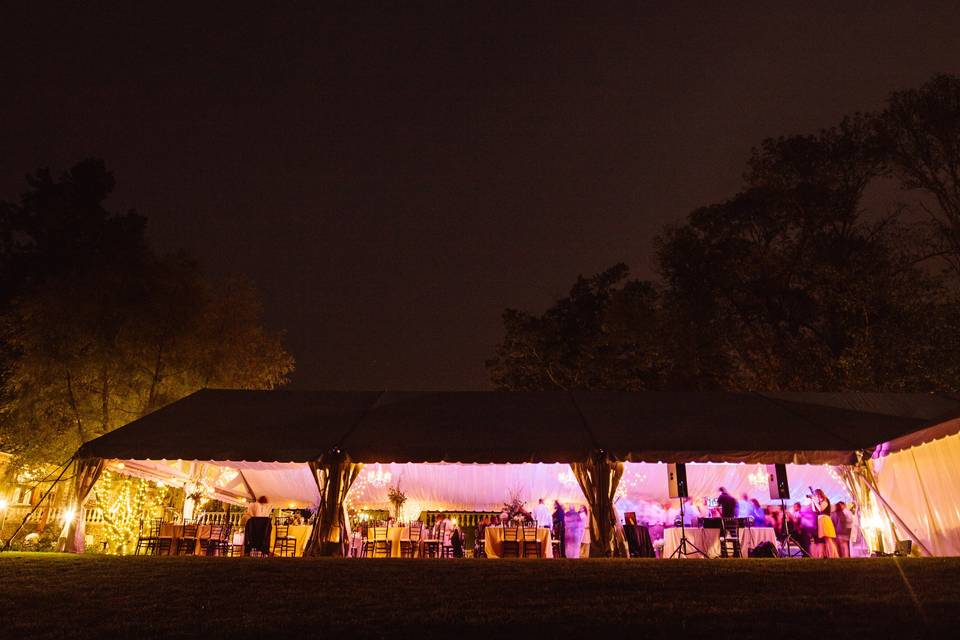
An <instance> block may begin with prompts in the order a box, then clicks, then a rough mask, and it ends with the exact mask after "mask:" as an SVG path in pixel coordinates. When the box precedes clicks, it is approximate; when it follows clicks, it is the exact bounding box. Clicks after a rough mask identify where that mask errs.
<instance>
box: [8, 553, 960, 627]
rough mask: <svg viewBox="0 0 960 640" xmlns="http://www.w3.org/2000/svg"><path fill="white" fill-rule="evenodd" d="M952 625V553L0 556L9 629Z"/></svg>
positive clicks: (957, 599)
mask: <svg viewBox="0 0 960 640" xmlns="http://www.w3.org/2000/svg"><path fill="white" fill-rule="evenodd" d="M901 572H902V573H901ZM911 590H912V592H913V593H912V594H911ZM958 625H960V559H897V560H894V559H869V560H833V561H827V560H706V561H704V560H686V561H662V560H580V561H576V560H542V561H523V560H520V561H516V560H514V561H509V560H426V561H421V560H336V559H301V558H296V559H279V558H278V559H254V558H176V557H173V558H171V557H160V558H152V557H139V558H131V557H127V558H118V557H97V556H82V557H77V556H67V555H56V554H3V555H0V637H3V638H19V637H35V638H110V637H138V638H152V637H205V638H227V637H229V638H247V637H276V636H290V635H300V634H303V635H304V637H310V638H326V637H332V635H333V633H335V632H347V633H349V634H350V636H351V637H354V638H356V637H364V638H365V637H392V638H398V637H403V638H405V637H412V636H415V635H416V636H420V637H439V636H443V637H445V638H464V637H469V638H474V637H480V636H483V637H489V638H500V637H506V636H510V635H516V634H517V633H523V634H526V635H527V637H543V636H545V635H548V634H562V635H563V636H564V637H568V638H579V637H595V636H597V634H598V633H608V632H609V633H616V634H617V635H618V636H619V637H645V638H662V637H673V638H689V637H707V636H713V637H719V636H720V635H721V634H722V635H723V636H724V637H736V638H760V637H763V638H773V637H782V635H780V634H781V633H782V632H786V633H788V634H789V635H790V637H806V636H808V635H809V636H811V637H813V636H816V637H822V636H823V634H831V635H834V634H835V635H836V637H862V636H865V635H870V636H873V637H874V638H878V637H879V638H888V637H898V638H914V637H937V636H942V637H953V636H954V635H955V632H956V630H957V628H958ZM731 634H732V635H731ZM774 634H776V635H774Z"/></svg>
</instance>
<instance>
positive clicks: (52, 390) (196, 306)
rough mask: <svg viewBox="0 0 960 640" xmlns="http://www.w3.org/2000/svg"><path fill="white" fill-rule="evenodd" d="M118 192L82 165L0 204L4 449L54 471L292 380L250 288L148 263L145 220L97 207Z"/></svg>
mask: <svg viewBox="0 0 960 640" xmlns="http://www.w3.org/2000/svg"><path fill="white" fill-rule="evenodd" d="M113 185H114V181H113V177H112V175H111V174H110V173H109V172H108V171H107V170H106V168H105V166H104V163H103V162H102V161H99V160H87V161H84V162H81V163H79V164H78V165H76V166H75V167H73V168H72V169H71V170H70V171H68V172H67V173H65V174H64V175H63V176H61V177H60V178H59V179H53V178H52V176H51V174H50V172H49V171H40V172H38V173H37V174H36V175H35V176H32V177H30V178H29V179H28V186H29V189H28V191H27V192H26V193H25V194H24V195H23V196H22V197H21V199H20V201H19V203H9V202H5V203H2V205H0V228H2V229H3V236H2V238H0V240H2V248H0V257H2V260H3V273H4V276H5V278H4V282H3V297H2V299H0V302H2V309H0V310H2V315H0V329H2V339H3V345H4V348H5V353H6V367H5V373H4V377H3V389H2V405H0V446H2V448H3V449H5V450H7V451H11V452H13V453H15V454H17V455H18V456H19V457H20V459H21V460H22V461H24V462H30V463H36V462H55V461H56V462H59V461H62V460H63V459H65V458H66V457H69V455H70V454H71V453H72V452H73V451H74V450H76V448H77V447H78V446H79V445H80V444H81V443H82V442H84V441H86V440H89V439H91V438H93V437H96V436H98V435H101V434H103V433H106V432H108V431H110V430H112V429H115V428H116V427H118V426H121V425H123V424H125V423H127V422H129V421H130V420H133V419H135V418H137V417H139V416H142V415H144V414H146V413H148V412H150V411H153V410H155V409H157V408H159V407H162V406H163V405H165V404H167V403H169V402H172V401H174V400H177V399H179V398H181V397H183V396H185V395H187V394H189V393H192V392H193V391H196V390H198V389H200V388H203V387H233V388H248V389H257V388H273V387H275V386H277V385H280V384H283V383H284V382H285V381H286V379H287V375H288V374H289V373H290V372H291V371H292V370H293V358H292V357H291V356H290V355H289V354H288V353H287V352H286V351H285V350H284V347H283V343H282V334H281V333H279V332H276V331H271V330H269V329H267V328H265V327H264V326H263V318H262V309H261V307H260V303H259V300H258V296H257V293H256V291H255V290H254V288H253V287H252V286H251V285H250V284H249V283H247V282H244V281H242V280H228V281H225V282H212V281H210V280H209V279H207V278H205V277H204V275H203V274H202V272H201V270H200V269H199V267H198V265H197V264H196V263H195V262H194V261H193V260H191V259H190V258H189V257H188V256H186V255H184V254H174V255H164V256H160V255H157V254H155V253H154V252H153V251H152V250H151V249H150V248H149V246H148V243H147V241H146V236H145V232H146V219H145V218H144V217H142V216H140V215H139V214H137V213H135V212H132V211H131V212H125V213H113V212H110V211H109V210H107V209H106V207H105V201H106V200H107V198H108V196H109V195H110V192H111V191H112V189H113Z"/></svg>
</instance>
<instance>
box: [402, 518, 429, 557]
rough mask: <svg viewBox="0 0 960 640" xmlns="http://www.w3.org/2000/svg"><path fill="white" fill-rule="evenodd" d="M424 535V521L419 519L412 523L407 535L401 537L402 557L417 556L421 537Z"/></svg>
mask: <svg viewBox="0 0 960 640" xmlns="http://www.w3.org/2000/svg"><path fill="white" fill-rule="evenodd" d="M422 537H423V523H422V522H420V521H419V520H417V521H416V522H411V523H410V528H409V529H407V537H406V538H401V539H400V557H401V558H415V557H416V555H417V550H418V549H419V548H420V539H421V538H422Z"/></svg>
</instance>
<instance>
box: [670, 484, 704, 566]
mask: <svg viewBox="0 0 960 640" xmlns="http://www.w3.org/2000/svg"><path fill="white" fill-rule="evenodd" d="M683 501H684V498H680V543H679V544H677V548H676V549H675V550H674V552H673V553H671V554H670V557H671V558H677V559H679V558H686V557H687V556H695V555H698V554H699V555H700V556H703V557H704V558H708V557H709V556H708V555H707V554H705V553H704V552H703V551H702V550H701V549H700V547H698V546H697V545H695V544H693V543H692V542H690V541H689V540H687V527H686V522H685V520H686V518H684V513H683Z"/></svg>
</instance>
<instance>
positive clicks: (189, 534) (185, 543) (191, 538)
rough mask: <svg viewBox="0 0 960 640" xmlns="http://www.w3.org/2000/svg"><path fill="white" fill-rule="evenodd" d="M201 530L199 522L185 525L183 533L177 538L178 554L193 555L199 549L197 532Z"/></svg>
mask: <svg viewBox="0 0 960 640" xmlns="http://www.w3.org/2000/svg"><path fill="white" fill-rule="evenodd" d="M199 531H200V525H198V524H195V523H193V524H185V525H183V535H182V536H180V537H179V538H177V555H178V556H179V555H187V556H192V555H194V554H195V553H196V551H197V534H198V533H199Z"/></svg>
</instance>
